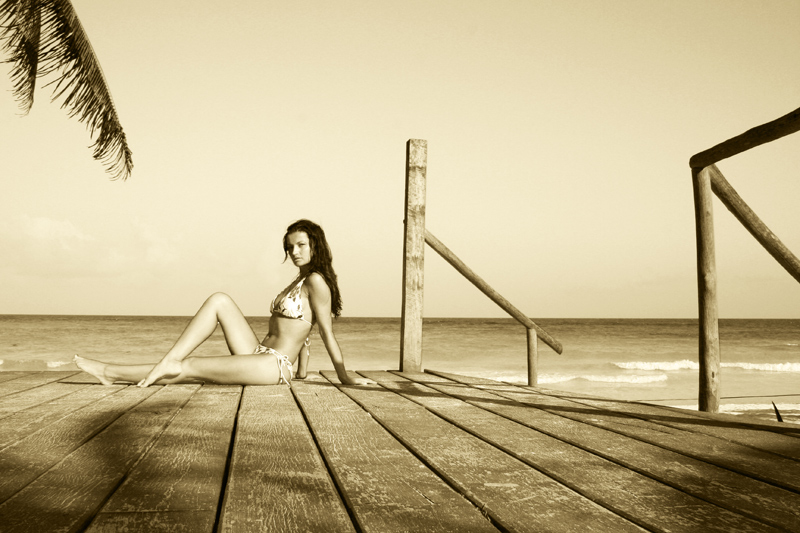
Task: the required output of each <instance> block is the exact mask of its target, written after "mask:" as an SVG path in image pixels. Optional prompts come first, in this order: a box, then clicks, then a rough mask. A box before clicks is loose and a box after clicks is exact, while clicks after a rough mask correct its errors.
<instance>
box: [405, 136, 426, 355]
mask: <svg viewBox="0 0 800 533" xmlns="http://www.w3.org/2000/svg"><path fill="white" fill-rule="evenodd" d="M427 165H428V142H427V141H424V140H422V139H410V140H409V141H408V143H406V200H405V219H404V221H403V222H404V228H405V237H404V240H403V307H402V310H401V317H400V369H401V370H420V369H421V368H422V310H423V296H424V295H423V291H424V287H425V178H426V172H427Z"/></svg>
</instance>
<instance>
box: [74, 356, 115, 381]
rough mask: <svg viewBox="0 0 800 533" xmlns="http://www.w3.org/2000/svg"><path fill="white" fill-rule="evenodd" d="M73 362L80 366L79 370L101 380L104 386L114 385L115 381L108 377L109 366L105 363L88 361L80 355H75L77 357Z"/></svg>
mask: <svg viewBox="0 0 800 533" xmlns="http://www.w3.org/2000/svg"><path fill="white" fill-rule="evenodd" d="M72 361H73V362H74V363H75V364H76V365H78V368H80V369H81V370H83V371H84V372H86V373H88V374H91V375H93V376H94V377H96V378H97V379H99V380H100V383H102V384H103V385H113V384H114V380H113V379H110V378H109V377H108V376H106V366H107V365H106V364H105V363H101V362H100V361H95V360H93V359H86V358H84V357H81V356H80V355H75V357H73V358H72Z"/></svg>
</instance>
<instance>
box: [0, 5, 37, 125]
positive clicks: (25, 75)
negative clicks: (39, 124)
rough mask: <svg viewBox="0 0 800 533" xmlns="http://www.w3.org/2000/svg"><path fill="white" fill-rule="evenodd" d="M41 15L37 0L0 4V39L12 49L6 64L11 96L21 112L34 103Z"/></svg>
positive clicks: (9, 49) (5, 45)
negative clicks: (11, 91) (9, 78)
mask: <svg viewBox="0 0 800 533" xmlns="http://www.w3.org/2000/svg"><path fill="white" fill-rule="evenodd" d="M40 27H41V17H40V11H39V6H38V2H37V1H36V0H7V1H5V2H3V4H2V5H0V40H2V41H5V42H4V43H3V48H4V49H6V50H8V51H10V52H11V59H9V60H8V62H9V63H13V64H14V66H13V68H12V69H11V82H12V83H13V84H14V98H15V99H16V100H17V103H18V104H19V107H20V109H21V110H22V112H23V114H27V113H28V112H29V111H30V110H31V106H32V105H33V90H34V88H35V87H36V70H37V67H38V64H39V31H40Z"/></svg>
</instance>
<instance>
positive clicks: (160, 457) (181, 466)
mask: <svg viewBox="0 0 800 533" xmlns="http://www.w3.org/2000/svg"><path fill="white" fill-rule="evenodd" d="M241 391H242V387H240V386H214V387H203V388H202V389H200V390H198V391H197V392H196V393H195V394H194V395H193V396H192V397H191V398H190V399H189V401H188V402H187V403H186V405H184V406H183V407H182V408H181V410H180V411H179V412H178V414H177V415H176V416H175V418H174V419H173V420H172V421H171V422H170V424H169V426H168V427H167V428H166V429H165V430H164V432H163V433H162V434H161V435H160V436H159V437H158V440H156V442H155V443H154V444H153V447H152V448H151V449H150V451H149V452H147V455H145V456H144V457H143V458H142V460H141V461H139V462H138V463H137V465H136V466H135V467H134V469H133V470H132V471H131V472H130V473H129V474H128V476H127V477H126V479H125V482H124V483H123V484H122V485H121V486H120V487H119V488H118V489H117V490H116V491H115V492H114V494H113V495H112V496H111V498H110V499H109V501H108V502H107V503H106V504H105V505H104V506H103V508H102V509H101V510H100V513H99V514H98V515H97V517H96V518H95V519H94V520H93V521H92V523H91V526H90V527H89V529H88V531H96V530H102V529H103V528H105V527H108V524H112V523H113V524H119V525H121V524H122V523H124V524H128V525H130V524H133V523H137V524H142V525H144V524H150V525H151V526H152V527H153V529H155V530H159V529H164V527H165V526H159V525H158V524H157V523H156V521H155V520H154V517H155V516H158V517H161V518H163V519H165V520H166V523H167V524H172V523H174V522H175V520H174V519H173V518H170V516H169V515H170V513H179V514H178V515H176V516H179V517H181V516H187V513H186V512H185V511H194V512H196V513H197V515H198V516H207V515H209V514H210V516H211V529H206V530H205V531H211V530H212V529H213V525H214V519H215V517H216V510H217V506H218V505H219V501H220V490H221V488H222V486H223V476H224V473H225V467H226V464H227V458H228V449H229V447H230V444H231V440H232V431H233V425H234V420H235V419H236V412H237V410H238V407H239V398H240V396H241ZM107 514H108V515H113V517H108V518H107V517H105V515H107ZM132 514H139V515H146V516H142V517H139V518H131V517H130V515H132ZM123 515H124V516H126V518H125V519H124V521H123V519H122V518H121V516H123ZM202 522H203V523H206V522H207V520H206V519H203V520H202ZM148 527H150V526H148ZM198 527H199V525H198ZM195 531H198V532H199V531H201V530H200V529H195Z"/></svg>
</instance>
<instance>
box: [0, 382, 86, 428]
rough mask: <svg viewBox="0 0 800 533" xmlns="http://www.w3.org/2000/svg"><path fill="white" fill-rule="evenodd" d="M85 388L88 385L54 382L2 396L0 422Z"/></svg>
mask: <svg viewBox="0 0 800 533" xmlns="http://www.w3.org/2000/svg"><path fill="white" fill-rule="evenodd" d="M86 387H89V385H67V384H65V383H58V382H55V383H48V384H47V385H44V386H42V387H36V388H34V389H28V390H25V391H20V392H16V393H14V394H9V395H7V396H3V398H2V400H0V420H2V419H3V418H5V417H7V416H11V415H13V414H14V413H18V412H19V411H24V410H25V409H30V408H31V407H35V406H37V405H40V404H43V403H47V402H50V401H51V400H54V399H56V398H61V397H64V396H67V395H68V394H72V393H74V392H76V391H78V390H80V389H83V388H86Z"/></svg>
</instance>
